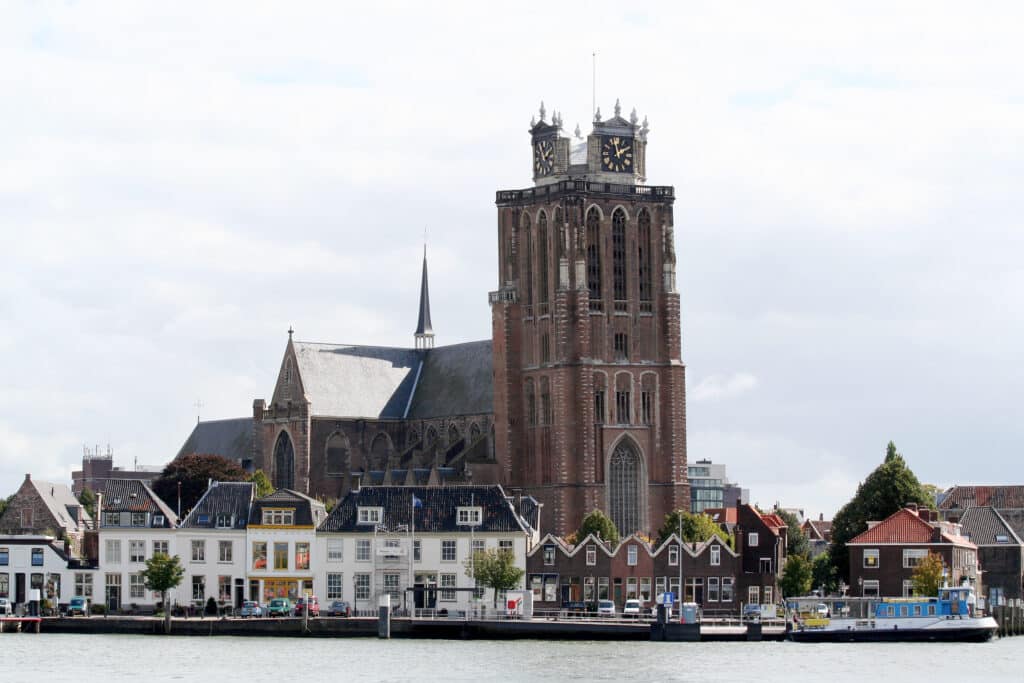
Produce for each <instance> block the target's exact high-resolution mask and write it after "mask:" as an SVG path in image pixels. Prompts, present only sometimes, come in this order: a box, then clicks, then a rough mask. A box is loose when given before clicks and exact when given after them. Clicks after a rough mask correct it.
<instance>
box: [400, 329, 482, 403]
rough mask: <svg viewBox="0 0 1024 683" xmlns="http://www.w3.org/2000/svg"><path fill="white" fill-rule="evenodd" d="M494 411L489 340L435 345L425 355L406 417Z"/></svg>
mask: <svg viewBox="0 0 1024 683" xmlns="http://www.w3.org/2000/svg"><path fill="white" fill-rule="evenodd" d="M493 412H494V356H493V352H492V345H491V341H490V340H489V339H487V340H484V341H475V342H466V343H465V344H453V345H451V346H439V347H437V348H435V349H431V350H430V351H428V352H427V354H426V362H424V364H423V371H422V372H421V373H420V380H419V383H418V384H417V386H416V395H415V396H414V397H413V400H412V405H411V406H410V409H409V417H410V418H413V419H427V418H432V417H446V416H449V415H481V414H490V413H493Z"/></svg>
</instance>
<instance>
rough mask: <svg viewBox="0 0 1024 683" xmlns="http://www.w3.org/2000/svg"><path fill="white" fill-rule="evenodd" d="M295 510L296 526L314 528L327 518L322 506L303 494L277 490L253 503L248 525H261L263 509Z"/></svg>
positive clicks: (288, 490) (289, 490)
mask: <svg viewBox="0 0 1024 683" xmlns="http://www.w3.org/2000/svg"><path fill="white" fill-rule="evenodd" d="M282 507H283V508H295V525H296V526H314V527H315V526H316V525H317V523H318V522H319V521H320V520H323V519H324V518H325V517H326V516H327V511H326V510H325V509H324V504H323V503H321V502H320V501H318V500H315V499H313V498H310V497H309V496H307V495H306V494H304V493H299V492H298V491H293V490H291V489H278V490H277V491H274V492H273V493H271V494H270V495H269V496H263V497H262V498H257V499H256V500H255V501H253V503H252V506H251V507H250V510H249V524H250V525H252V524H262V523H263V508H282Z"/></svg>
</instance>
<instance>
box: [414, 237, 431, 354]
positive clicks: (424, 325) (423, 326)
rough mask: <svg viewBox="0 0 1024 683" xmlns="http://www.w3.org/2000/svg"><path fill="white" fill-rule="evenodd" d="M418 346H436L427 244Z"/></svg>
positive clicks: (425, 347)
mask: <svg viewBox="0 0 1024 683" xmlns="http://www.w3.org/2000/svg"><path fill="white" fill-rule="evenodd" d="M415 336H416V348H417V349H432V348H434V328H433V327H432V326H431V324H430V289H429V287H428V286H427V245H426V243H424V245H423V279H422V280H421V281H420V318H419V321H418V322H417V323H416V335H415Z"/></svg>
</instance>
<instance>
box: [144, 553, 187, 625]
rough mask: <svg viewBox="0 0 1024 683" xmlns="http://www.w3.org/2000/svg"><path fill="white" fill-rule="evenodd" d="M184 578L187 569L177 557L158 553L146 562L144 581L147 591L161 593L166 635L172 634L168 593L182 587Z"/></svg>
mask: <svg viewBox="0 0 1024 683" xmlns="http://www.w3.org/2000/svg"><path fill="white" fill-rule="evenodd" d="M184 578H185V568H184V567H182V566H181V559H180V558H179V557H178V556H177V555H174V556H173V557H168V556H167V555H164V554H163V553H156V554H154V555H153V556H152V557H151V558H149V559H148V560H146V568H145V569H144V570H143V571H142V579H143V581H145V582H146V589H147V590H151V591H156V592H158V593H160V600H161V601H162V602H163V605H164V633H170V632H171V603H170V602H169V601H168V599H167V593H168V591H170V590H171V589H172V588H177V587H178V586H180V585H181V581H182V579H184Z"/></svg>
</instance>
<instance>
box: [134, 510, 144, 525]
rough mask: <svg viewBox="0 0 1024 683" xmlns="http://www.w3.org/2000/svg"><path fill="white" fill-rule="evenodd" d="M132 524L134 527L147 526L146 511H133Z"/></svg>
mask: <svg viewBox="0 0 1024 683" xmlns="http://www.w3.org/2000/svg"><path fill="white" fill-rule="evenodd" d="M132 526H134V527H145V526H146V513H145V512H133V513H132Z"/></svg>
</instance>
